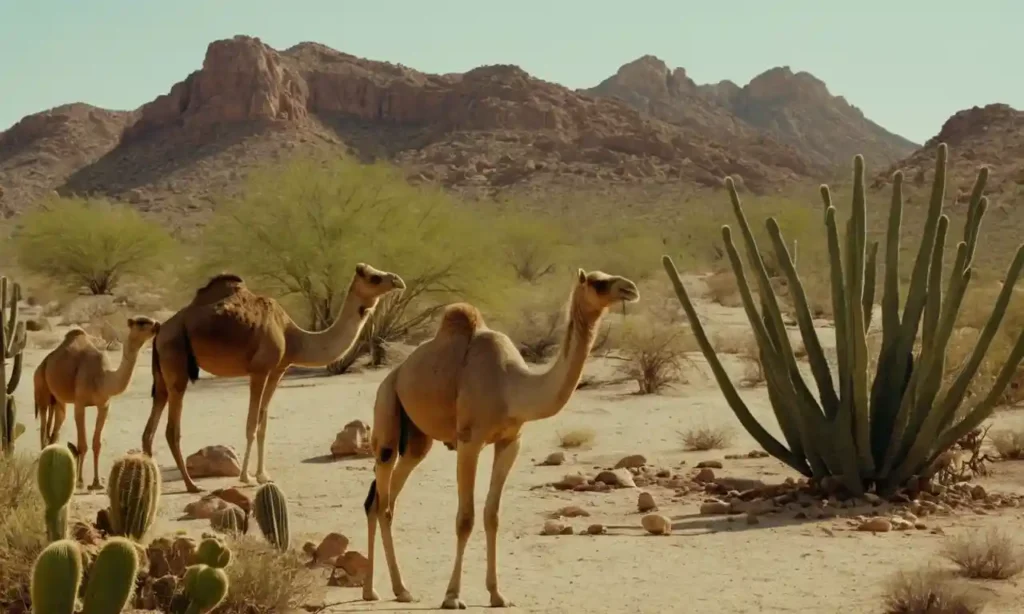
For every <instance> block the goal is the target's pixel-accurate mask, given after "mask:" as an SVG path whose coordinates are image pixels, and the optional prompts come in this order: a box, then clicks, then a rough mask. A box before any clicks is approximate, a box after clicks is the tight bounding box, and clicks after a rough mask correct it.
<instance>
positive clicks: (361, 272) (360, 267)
mask: <svg viewBox="0 0 1024 614" xmlns="http://www.w3.org/2000/svg"><path fill="white" fill-rule="evenodd" d="M356 275H358V276H360V277H366V265H365V264H363V263H362V262H360V263H359V264H357V265H356Z"/></svg>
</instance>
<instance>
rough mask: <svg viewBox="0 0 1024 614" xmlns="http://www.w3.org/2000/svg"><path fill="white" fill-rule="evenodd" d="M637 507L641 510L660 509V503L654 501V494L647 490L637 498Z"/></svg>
mask: <svg viewBox="0 0 1024 614" xmlns="http://www.w3.org/2000/svg"><path fill="white" fill-rule="evenodd" d="M636 509H637V510H639V511H641V512H649V511H651V510H656V509H658V504H657V503H655V502H654V495H652V494H651V493H649V492H647V491H646V490H645V491H643V492H641V493H640V495H639V496H637V498H636Z"/></svg>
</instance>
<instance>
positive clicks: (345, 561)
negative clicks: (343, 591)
mask: <svg viewBox="0 0 1024 614" xmlns="http://www.w3.org/2000/svg"><path fill="white" fill-rule="evenodd" d="M334 566H335V568H337V569H341V570H342V571H344V572H345V574H346V575H347V576H348V577H349V579H350V584H348V586H362V585H363V582H364V581H365V580H366V574H367V572H368V571H369V570H370V561H369V559H367V558H366V557H365V556H364V555H363V554H361V553H359V552H356V551H355V550H349V551H348V552H345V553H344V554H342V555H341V556H339V557H338V558H337V559H335V561H334Z"/></svg>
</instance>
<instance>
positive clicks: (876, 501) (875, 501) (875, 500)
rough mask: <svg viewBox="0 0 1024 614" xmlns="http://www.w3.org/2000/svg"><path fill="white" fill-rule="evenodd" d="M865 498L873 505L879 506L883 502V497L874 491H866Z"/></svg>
mask: <svg viewBox="0 0 1024 614" xmlns="http://www.w3.org/2000/svg"><path fill="white" fill-rule="evenodd" d="M864 500H865V501H867V502H868V503H870V504H871V505H876V506H877V505H881V504H882V498H881V497H879V496H878V495H876V494H875V493H873V492H866V493H864Z"/></svg>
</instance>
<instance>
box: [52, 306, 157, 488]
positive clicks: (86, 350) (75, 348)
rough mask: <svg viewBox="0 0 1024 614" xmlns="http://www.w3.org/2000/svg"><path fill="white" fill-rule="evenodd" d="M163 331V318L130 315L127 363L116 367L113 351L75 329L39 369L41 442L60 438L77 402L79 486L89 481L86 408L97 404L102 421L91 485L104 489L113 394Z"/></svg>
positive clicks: (94, 444) (95, 436) (124, 354)
mask: <svg viewBox="0 0 1024 614" xmlns="http://www.w3.org/2000/svg"><path fill="white" fill-rule="evenodd" d="M159 330H160V323H159V322H157V321H156V320H153V319H150V318H147V317H145V316H135V317H133V318H128V338H127V339H126V340H125V342H124V346H123V348H122V354H121V364H119V365H118V366H117V368H116V369H113V368H111V366H110V361H109V360H108V359H107V354H106V352H104V351H103V350H100V349H99V348H97V347H96V346H95V345H93V343H92V341H90V340H89V336H88V335H86V334H85V331H83V330H81V329H74V330H71V331H69V332H68V333H67V334H66V335H64V340H63V341H62V342H61V343H60V345H58V346H57V347H55V348H53V350H52V351H51V352H50V353H49V354H47V355H46V357H45V358H43V361H42V362H41V363H39V366H38V367H36V370H35V373H34V374H33V377H32V380H33V387H34V388H35V405H36V412H35V413H36V418H37V419H38V420H39V447H40V448H44V447H46V446H47V445H49V444H52V443H55V442H56V441H57V438H58V437H59V436H60V429H61V427H62V426H63V425H64V418H65V416H66V409H65V406H66V404H67V403H73V404H74V406H75V427H76V429H77V431H78V438H77V440H76V441H77V445H75V446H69V447H71V448H72V452H74V454H75V457H76V460H77V462H78V487H79V488H82V486H83V483H84V481H83V477H82V468H83V466H84V464H85V454H86V452H88V451H89V446H88V443H87V440H86V433H85V408H86V407H96V426H95V428H94V430H93V434H92V468H93V480H92V484H91V485H90V486H89V490H97V489H100V488H103V486H102V484H101V483H100V469H99V464H100V448H101V447H102V441H101V440H102V437H103V426H104V425H105V424H106V421H107V413H108V412H109V411H110V399H111V398H112V397H115V396H117V395H119V394H121V393H122V392H124V391H125V390H126V389H127V388H128V385H129V384H131V381H132V373H133V372H134V371H135V363H136V361H137V360H138V358H139V351H140V350H141V349H142V346H143V345H144V344H145V343H146V341H148V340H150V339H152V338H153V337H154V336H155V335H156V334H157V332H158V331H159Z"/></svg>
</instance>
